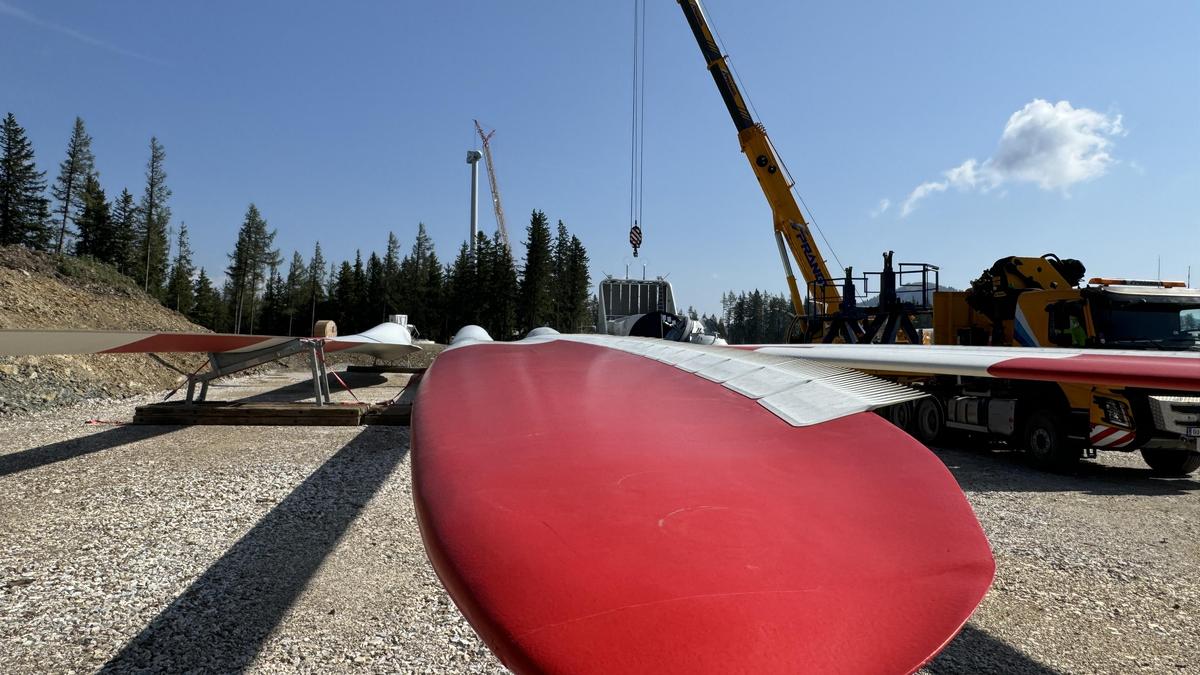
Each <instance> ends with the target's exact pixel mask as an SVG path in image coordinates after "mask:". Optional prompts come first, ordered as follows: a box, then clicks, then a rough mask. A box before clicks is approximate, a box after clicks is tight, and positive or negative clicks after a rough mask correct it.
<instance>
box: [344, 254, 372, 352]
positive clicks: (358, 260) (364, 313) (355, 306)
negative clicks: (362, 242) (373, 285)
mask: <svg viewBox="0 0 1200 675" xmlns="http://www.w3.org/2000/svg"><path fill="white" fill-rule="evenodd" d="M349 312H350V317H351V318H350V322H349V325H351V326H353V327H354V330H353V332H355V333H357V332H359V331H361V330H365V329H366V328H369V326H368V325H367V324H368V323H369V322H370V319H369V318H368V315H369V310H368V309H367V270H366V268H365V267H363V259H362V251H360V250H357V249H356V250H355V251H354V267H353V268H351V274H350V306H349Z"/></svg>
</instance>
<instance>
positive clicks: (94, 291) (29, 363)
mask: <svg viewBox="0 0 1200 675" xmlns="http://www.w3.org/2000/svg"><path fill="white" fill-rule="evenodd" d="M0 328H59V329H66V328H89V329H111V330H116V329H125V330H131V329H132V330H171V331H203V330H205V329H204V328H201V327H200V326H197V325H195V324H193V323H191V322H190V321H188V320H187V319H186V318H184V317H183V316H182V315H181V314H178V313H177V312H173V311H171V310H169V309H167V308H165V307H163V306H162V305H160V304H159V303H158V302H157V301H156V300H154V299H153V298H151V297H150V296H148V295H146V294H145V293H143V292H142V291H141V289H139V288H137V287H136V286H135V285H134V284H133V282H132V281H130V280H129V279H128V278H127V277H124V276H122V275H120V274H118V273H117V272H116V271H115V270H113V269H112V268H111V267H108V266H106V265H102V264H99V263H95V262H93V261H90V260H82V259H76V258H61V259H60V258H57V257H55V256H52V255H46V254H41V253H35V252H32V251H28V250H26V249H24V248H21V247H17V246H11V247H0ZM2 339H3V338H2V337H0V340H2ZM165 358H166V359H167V360H168V361H170V362H171V363H173V364H174V365H176V366H177V367H179V368H181V369H185V370H188V371H189V372H190V371H191V370H193V369H195V368H196V367H197V366H198V365H199V364H201V363H202V362H203V361H204V357H203V356H202V355H200V354H195V355H188V354H185V355H167V356H165ZM181 381H183V378H182V376H180V375H179V374H178V373H175V372H173V371H171V370H169V369H167V368H165V367H163V366H162V365H161V364H159V363H156V362H155V361H153V360H152V359H151V358H150V357H148V356H145V355H142V354H113V355H109V354H95V355H86V356H31V357H5V356H0V415H13V414H17V415H20V414H23V413H26V412H29V411H31V410H36V409H41V408H46V407H49V406H56V405H63V404H69V403H75V402H78V401H80V400H83V399H88V398H126V397H129V396H133V395H136V394H143V393H148V392H152V391H161V390H163V389H170V388H172V387H174V386H175V385H176V384H178V383H179V382H181Z"/></svg>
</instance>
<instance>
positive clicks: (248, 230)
mask: <svg viewBox="0 0 1200 675" xmlns="http://www.w3.org/2000/svg"><path fill="white" fill-rule="evenodd" d="M274 244H275V231H274V230H268V229H267V221H266V220H264V219H263V217H262V214H261V213H259V211H258V207H257V206H255V205H254V204H253V203H251V204H250V205H249V206H248V207H247V208H246V217H245V219H244V220H243V221H242V226H241V228H239V229H238V238H237V242H236V243H235V244H234V247H233V253H230V254H229V267H228V268H227V269H226V271H225V274H226V275H227V276H228V278H229V279H230V281H231V283H232V289H231V290H232V292H233V297H232V298H231V306H232V308H233V330H234V332H236V333H241V332H242V329H243V328H244V327H247V326H248V327H249V328H248V329H249V331H250V332H254V321H255V316H256V314H257V311H258V296H259V284H260V283H261V282H262V281H263V273H264V271H265V270H266V269H267V268H269V267H271V266H272V265H274V266H278V265H279V263H280V258H279V249H277V248H272V247H273V246H274Z"/></svg>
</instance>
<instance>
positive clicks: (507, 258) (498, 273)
mask: <svg viewBox="0 0 1200 675" xmlns="http://www.w3.org/2000/svg"><path fill="white" fill-rule="evenodd" d="M475 252H476V253H475V254H476V257H477V260H476V264H477V265H478V269H479V271H478V274H479V287H478V288H479V294H480V296H482V297H486V298H487V305H486V310H487V314H486V315H485V316H484V324H483V327H484V328H486V329H487V331H488V333H490V334H491V335H492V337H493V338H494V339H496V340H511V339H513V338H515V337H518V330H519V325H518V323H517V307H518V303H519V299H520V282H519V281H518V280H517V265H516V262H515V261H514V260H513V257H512V252H511V251H510V250H509V248H508V247H507V246H505V245H504V242H502V241H501V240H500V233H499V232H498V231H497V232H496V234H495V235H494V237H493V238H492V239H491V240H489V239H488V238H487V235H484V234H483V233H480V235H479V239H478V241H477V242H476V245H475Z"/></svg>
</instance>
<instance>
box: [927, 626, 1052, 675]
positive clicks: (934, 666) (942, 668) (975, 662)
mask: <svg viewBox="0 0 1200 675" xmlns="http://www.w3.org/2000/svg"><path fill="white" fill-rule="evenodd" d="M922 672H926V673H932V674H934V675H946V674H950V673H964V674H966V673H970V674H972V675H973V674H974V673H1011V674H1014V675H1056V674H1057V673H1059V672H1060V671H1057V670H1055V669H1053V668H1050V667H1049V666H1045V665H1042V664H1041V663H1038V662H1037V661H1035V660H1033V659H1032V658H1030V657H1028V656H1026V655H1025V654H1023V653H1022V652H1021V651H1020V650H1018V649H1017V648H1016V647H1013V646H1011V645H1008V644H1006V643H1005V642H1003V641H1001V640H999V639H997V638H995V637H992V636H991V635H990V634H988V633H987V632H986V631H983V630H980V629H978V628H975V627H974V626H972V625H971V624H969V623H968V624H967V625H966V626H964V627H963V629H962V632H961V633H959V634H958V637H956V638H954V640H952V641H951V642H950V644H948V645H946V648H945V649H943V650H942V652H941V653H940V654H938V655H937V657H935V658H934V659H933V661H931V662H929V664H927V665H926V666H925V668H924V669H923V670H922Z"/></svg>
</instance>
